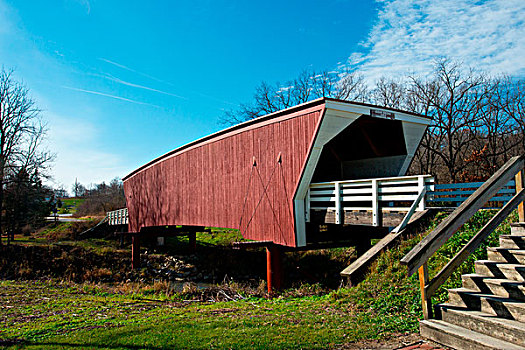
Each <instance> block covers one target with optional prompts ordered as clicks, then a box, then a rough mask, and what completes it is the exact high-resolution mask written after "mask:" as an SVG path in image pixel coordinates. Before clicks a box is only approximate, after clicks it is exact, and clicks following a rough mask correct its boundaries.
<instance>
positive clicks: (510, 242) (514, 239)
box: [499, 234, 525, 249]
mask: <svg viewBox="0 0 525 350" xmlns="http://www.w3.org/2000/svg"><path fill="white" fill-rule="evenodd" d="M499 245H500V247H502V248H510V249H525V234H519V235H518V234H515V235H501V236H499Z"/></svg>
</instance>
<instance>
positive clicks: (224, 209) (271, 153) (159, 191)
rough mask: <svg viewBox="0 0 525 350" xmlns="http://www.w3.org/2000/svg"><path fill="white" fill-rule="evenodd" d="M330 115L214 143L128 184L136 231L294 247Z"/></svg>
mask: <svg viewBox="0 0 525 350" xmlns="http://www.w3.org/2000/svg"><path fill="white" fill-rule="evenodd" d="M323 107H324V105H318V106H316V107H315V108H310V109H308V110H303V111H299V112H295V113H294V114H296V115H295V116H294V117H292V118H289V119H284V120H283V118H282V116H279V118H276V120H279V121H276V122H274V123H270V124H267V125H261V126H260V127H257V124H252V125H250V126H249V127H247V128H244V129H240V130H239V131H237V132H235V133H234V134H233V135H231V136H228V137H222V138H221V137H216V138H213V139H211V140H209V141H206V142H204V143H203V144H202V145H200V146H198V147H192V148H189V149H188V150H186V151H182V152H181V153H179V154H177V153H176V154H175V155H174V156H171V157H167V158H166V159H161V160H159V161H158V162H157V163H155V164H154V165H152V166H150V167H147V168H145V169H143V170H141V171H139V172H137V173H136V174H134V175H132V176H131V177H129V178H127V179H126V180H125V181H124V190H125V193H126V199H127V206H128V210H129V225H130V231H131V232H137V231H139V230H140V228H142V227H145V226H164V225H197V226H212V227H229V228H237V229H240V230H241V232H242V233H243V236H244V237H245V238H248V239H253V240H271V241H274V242H275V243H278V244H283V245H287V246H295V245H296V242H295V233H294V223H293V201H292V199H293V195H294V193H295V189H296V187H297V184H298V181H299V179H300V176H301V172H302V169H303V166H304V164H305V161H306V157H307V156H308V153H309V149H310V147H311V145H312V143H313V138H314V136H315V133H316V130H317V127H318V124H319V122H320V118H321V115H322V110H323ZM261 124H264V123H261ZM243 130H244V131H243ZM279 153H280V154H281V163H279V162H278V155H279ZM254 157H255V160H256V163H257V165H256V166H255V167H254V166H253V158H254ZM265 188H266V191H265Z"/></svg>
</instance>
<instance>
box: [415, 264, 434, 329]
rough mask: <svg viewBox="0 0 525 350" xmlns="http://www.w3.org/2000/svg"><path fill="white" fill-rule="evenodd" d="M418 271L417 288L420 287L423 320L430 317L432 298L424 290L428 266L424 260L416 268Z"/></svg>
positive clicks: (426, 282)
mask: <svg viewBox="0 0 525 350" xmlns="http://www.w3.org/2000/svg"><path fill="white" fill-rule="evenodd" d="M418 272H419V288H420V289H421V304H422V306H423V317H424V318H425V320H428V319H431V318H432V299H431V297H430V296H428V295H427V293H426V292H425V286H426V285H427V284H428V280H429V278H428V266H427V262H425V263H424V264H423V265H421V267H420V268H419V270H418Z"/></svg>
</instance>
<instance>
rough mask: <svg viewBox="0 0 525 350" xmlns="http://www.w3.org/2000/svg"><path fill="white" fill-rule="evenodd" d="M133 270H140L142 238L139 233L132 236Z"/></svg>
mask: <svg viewBox="0 0 525 350" xmlns="http://www.w3.org/2000/svg"><path fill="white" fill-rule="evenodd" d="M131 268H132V269H140V237H139V235H138V233H135V234H133V236H131Z"/></svg>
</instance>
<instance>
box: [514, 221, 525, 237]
mask: <svg viewBox="0 0 525 350" xmlns="http://www.w3.org/2000/svg"><path fill="white" fill-rule="evenodd" d="M510 234H512V235H523V234H525V222H513V223H512V224H510Z"/></svg>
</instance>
